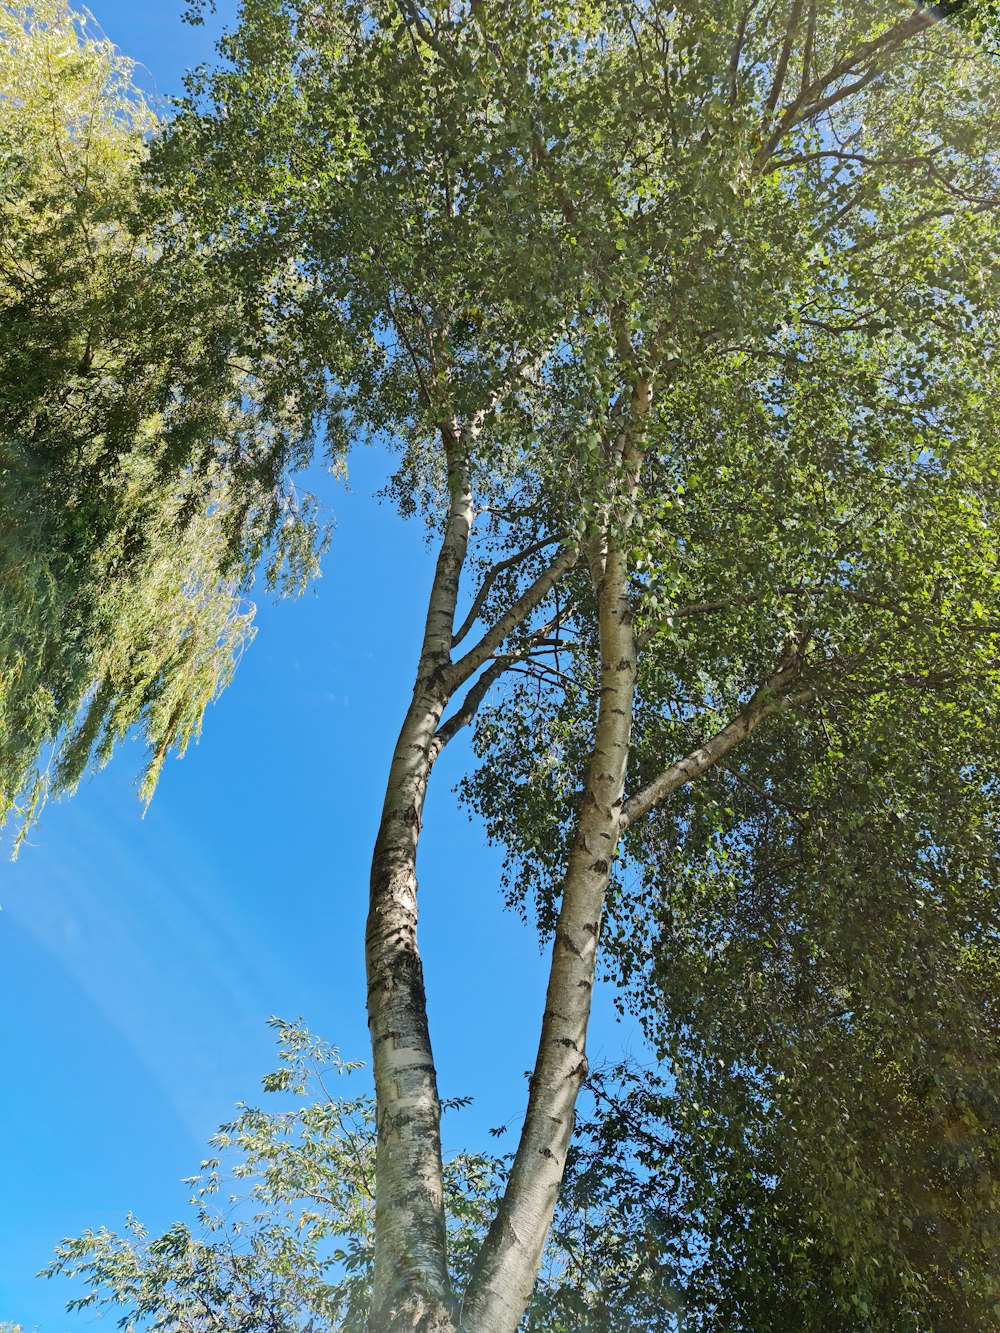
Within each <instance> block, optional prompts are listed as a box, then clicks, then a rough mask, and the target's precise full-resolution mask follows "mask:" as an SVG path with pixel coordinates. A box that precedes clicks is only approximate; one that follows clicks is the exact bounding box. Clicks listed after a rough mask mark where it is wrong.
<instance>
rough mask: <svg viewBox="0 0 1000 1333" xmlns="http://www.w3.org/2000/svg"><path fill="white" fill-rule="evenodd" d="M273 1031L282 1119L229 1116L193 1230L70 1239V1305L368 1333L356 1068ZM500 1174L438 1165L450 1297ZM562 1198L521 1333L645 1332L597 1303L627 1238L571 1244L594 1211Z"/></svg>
mask: <svg viewBox="0 0 1000 1333" xmlns="http://www.w3.org/2000/svg"><path fill="white" fill-rule="evenodd" d="M269 1022H270V1025H271V1027H273V1028H274V1029H275V1030H276V1032H277V1035H278V1044H279V1056H280V1065H279V1068H278V1069H277V1070H275V1072H274V1073H272V1074H268V1075H267V1076H266V1077H265V1078H264V1080H263V1087H264V1090H265V1092H267V1093H268V1094H270V1095H277V1097H278V1098H279V1099H280V1105H281V1107H282V1109H280V1110H269V1109H264V1108H262V1107H258V1106H247V1105H245V1104H240V1105H239V1106H238V1107H237V1108H236V1112H237V1113H236V1118H235V1119H234V1120H233V1121H232V1122H230V1123H229V1124H225V1125H222V1126H221V1127H220V1129H219V1131H218V1133H217V1134H216V1135H215V1136H214V1138H213V1139H212V1156H211V1157H210V1158H208V1159H207V1160H206V1161H204V1162H202V1164H201V1171H200V1172H199V1174H198V1175H197V1176H194V1177H192V1178H191V1180H190V1181H188V1182H186V1183H188V1184H190V1185H191V1187H192V1189H193V1196H192V1199H191V1205H192V1207H193V1208H194V1210H195V1222H194V1225H193V1226H188V1225H185V1224H183V1223H177V1224H175V1225H174V1226H172V1227H171V1228H170V1229H169V1230H168V1231H166V1232H165V1233H164V1234H163V1235H162V1236H157V1237H150V1236H149V1234H148V1233H147V1231H146V1230H145V1228H144V1227H143V1226H142V1224H141V1223H140V1222H139V1221H138V1219H136V1218H129V1221H128V1224H127V1227H126V1230H125V1232H124V1233H123V1234H122V1235H116V1234H114V1233H112V1232H110V1231H108V1230H106V1229H104V1228H102V1229H101V1230H99V1231H88V1232H86V1233H85V1234H84V1235H82V1236H80V1237H78V1238H76V1239H72V1240H64V1241H63V1242H62V1243H61V1244H60V1245H59V1246H58V1248H57V1251H56V1258H55V1260H54V1261H53V1263H52V1264H51V1265H50V1267H49V1268H48V1269H47V1270H46V1272H45V1274H44V1275H45V1276H46V1277H53V1276H57V1275H63V1276H66V1277H70V1278H83V1279H84V1280H85V1282H86V1284H87V1287H88V1288H89V1290H88V1292H87V1294H86V1295H84V1296H81V1297H78V1298H77V1299H75V1300H73V1301H72V1302H71V1303H70V1309H86V1310H101V1309H109V1310H113V1311H115V1312H116V1313H117V1314H118V1315H119V1322H120V1326H121V1327H122V1328H125V1329H126V1330H129V1331H131V1330H132V1329H134V1328H136V1327H140V1326H141V1327H144V1328H151V1329H153V1330H160V1329H163V1330H168V1329H178V1328H181V1329H185V1330H189V1331H191V1333H193V1331H194V1330H198V1331H199V1333H232V1331H233V1330H240V1333H256V1330H261V1331H263V1330H272V1329H276V1328H280V1329H303V1330H304V1329H311V1328H316V1327H319V1328H330V1329H334V1328H335V1329H343V1330H345V1331H346V1333H349V1331H350V1330H352V1329H363V1328H364V1327H365V1324H366V1322H367V1316H368V1309H369V1305H370V1301H371V1289H372V1269H373V1259H374V1229H375V1207H374V1189H375V1153H376V1129H375V1103H374V1098H373V1097H372V1096H371V1093H370V1091H367V1090H366V1091H365V1092H363V1093H360V1094H359V1093H357V1092H356V1090H353V1089H352V1092H353V1093H354V1095H348V1096H344V1095H336V1091H335V1084H334V1082H333V1079H334V1076H336V1079H337V1082H338V1083H339V1082H340V1080H341V1078H343V1077H344V1076H346V1075H351V1074H355V1075H356V1073H357V1071H358V1069H359V1068H360V1067H361V1066H360V1065H359V1064H358V1063H350V1062H346V1061H344V1060H343V1059H342V1058H341V1056H340V1054H339V1052H338V1051H337V1049H336V1048H335V1047H331V1046H328V1045H327V1044H326V1043H324V1042H322V1041H319V1040H317V1039H316V1038H315V1037H314V1036H313V1035H312V1034H311V1033H309V1032H308V1031H306V1030H305V1029H304V1028H303V1027H302V1026H301V1024H290V1023H286V1022H283V1021H281V1020H280V1019H276V1018H272V1019H270V1020H269ZM463 1104H464V1103H463V1102H462V1101H459V1102H457V1103H449V1104H448V1105H447V1106H446V1107H445V1108H444V1109H445V1110H446V1111H447V1110H454V1109H458V1108H459V1107H461V1106H462V1105H463ZM503 1165H504V1163H503V1162H502V1161H501V1160H500V1159H498V1158H496V1157H492V1156H489V1155H486V1154H482V1153H461V1154H459V1155H458V1156H456V1157H455V1158H453V1159H452V1160H451V1161H449V1162H447V1163H446V1164H445V1171H444V1189H445V1197H446V1199H447V1204H448V1212H449V1217H450V1219H451V1221H450V1226H449V1241H450V1244H449V1266H450V1270H451V1275H452V1280H453V1282H455V1283H456V1285H460V1284H461V1283H462V1282H463V1281H464V1280H465V1279H466V1278H467V1277H468V1272H469V1268H470V1265H471V1263H472V1261H473V1259H474V1258H475V1254H476V1252H477V1250H478V1248H479V1246H480V1244H481V1243H482V1239H483V1236H484V1234H485V1231H486V1228H487V1226H488V1225H489V1218H490V1215H491V1212H492V1209H493V1208H494V1207H495V1205H496V1201H497V1197H498V1192H499V1189H500V1187H501V1185H502V1177H503ZM570 1193H571V1194H573V1195H575V1196H576V1197H574V1198H571V1199H570V1200H569V1202H568V1204H566V1205H564V1206H563V1207H562V1208H561V1209H560V1217H559V1225H558V1226H557V1228H556V1229H555V1231H554V1233H553V1236H552V1238H551V1239H550V1242H549V1244H548V1246H547V1248H546V1256H545V1259H546V1262H545V1265H544V1267H545V1276H544V1278H543V1279H542V1281H540V1282H539V1284H538V1287H537V1289H536V1292H535V1295H534V1297H533V1300H532V1305H531V1310H530V1312H529V1325H528V1326H529V1327H530V1328H531V1329H537V1330H543V1329H544V1330H551V1331H552V1333H556V1331H557V1330H560V1329H564V1328H567V1327H579V1326H580V1325H579V1321H580V1320H581V1319H583V1320H584V1321H585V1326H586V1327H587V1328H592V1329H594V1330H597V1329H601V1330H607V1333H612V1331H613V1330H619V1329H620V1330H626V1329H631V1328H634V1327H636V1326H638V1327H643V1326H644V1321H643V1320H642V1318H641V1317H640V1319H638V1320H637V1319H636V1318H635V1315H636V1305H635V1302H634V1301H631V1302H630V1301H620V1300H619V1301H618V1302H616V1304H615V1306H614V1307H613V1312H612V1307H611V1306H610V1305H607V1306H605V1302H607V1298H608V1296H609V1290H608V1284H607V1282H606V1281H605V1280H604V1279H606V1277H607V1272H606V1271H605V1268H604V1265H617V1266H618V1267H619V1268H621V1267H622V1266H623V1255H624V1254H625V1250H626V1247H625V1245H624V1244H623V1237H622V1235H621V1234H620V1232H618V1233H614V1234H609V1233H608V1232H607V1230H604V1231H602V1232H597V1231H594V1232H593V1233H592V1239H591V1241H590V1244H589V1245H581V1244H580V1233H581V1225H585V1221H584V1219H585V1210H586V1207H587V1204H588V1203H589V1202H590V1200H589V1198H588V1199H587V1200H586V1201H585V1202H583V1203H581V1196H582V1194H583V1190H582V1189H581V1188H580V1182H578V1183H577V1188H576V1189H575V1190H574V1191H571V1192H570ZM584 1251H585V1252H584ZM624 1266H627V1264H626V1265H624ZM660 1290H661V1293H662V1290H663V1284H661V1287H660ZM618 1294H619V1296H620V1294H621V1293H620V1292H619V1293H618ZM574 1321H576V1322H574Z"/></svg>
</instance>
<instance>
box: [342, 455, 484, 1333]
mask: <svg viewBox="0 0 1000 1333" xmlns="http://www.w3.org/2000/svg"><path fill="white" fill-rule="evenodd" d="M445 443H446V450H447V452H448V455H449V464H450V476H449V483H450V486H451V507H450V512H449V515H448V520H447V525H446V528H445V534H444V538H443V540H442V544H441V550H440V554H439V556H438V562H437V568H436V570H435V575H434V582H433V585H432V589H431V596H430V601H429V605H428V611H427V620H426V625H425V631H424V641H423V646H422V649H421V654H420V662H419V666H418V671H417V680H416V684H415V687H414V692H413V699H412V702H411V704H410V707H409V709H408V711H407V714H406V718H405V720H404V722H403V726H402V729H401V730H400V733H399V739H398V741H397V742H396V748H395V751H394V753H393V757H392V764H391V766H390V770H389V779H388V782H387V785H386V796H385V804H384V806H383V810H382V818H381V822H380V824H379V831H378V836H377V838H376V842H375V850H374V854H373V857H372V872H371V894H370V906H369V913H368V927H367V932H366V942H365V952H366V962H367V968H368V1020H369V1028H370V1031H371V1040H372V1061H373V1070H374V1076H375V1093H376V1103H377V1109H378V1148H377V1155H376V1167H375V1174H376V1186H375V1246H376V1248H375V1283H374V1295H373V1301H372V1311H371V1316H370V1321H369V1326H370V1328H371V1329H372V1330H373V1333H375V1330H377V1333H391V1331H392V1330H396V1329H408V1330H410V1329H421V1330H427V1333H430V1331H431V1330H435V1331H436V1330H447V1329H451V1328H453V1327H454V1321H453V1318H452V1298H451V1291H450V1286H449V1280H448V1270H447V1237H446V1232H445V1220H444V1208H443V1201H442V1166H441V1134H440V1115H441V1107H440V1101H439V1098H438V1090H437V1076H436V1073H435V1069H434V1059H433V1054H432V1051H431V1042H430V1033H429V1030H428V1024H427V1006H426V998H425V993H424V982H423V969H422V966H421V962H420V954H419V950H418V947H417V875H416V856H417V843H418V839H419V835H420V821H421V815H422V811H423V804H424V796H425V794H426V791H427V781H428V778H429V777H430V771H431V766H432V764H433V761H434V756H435V754H436V753H437V751H436V749H435V747H434V745H433V741H434V733H435V731H436V730H437V728H438V725H439V723H440V721H441V715H442V713H443V711H444V708H445V705H446V703H447V701H448V691H447V688H446V686H445V685H444V682H443V675H444V671H445V669H446V668H447V665H448V662H449V660H450V652H451V638H452V627H453V624H454V617H455V604H456V601H457V596H458V585H459V578H460V575H461V570H462V565H463V563H464V561H465V554H466V550H467V548H468V541H469V532H470V529H471V525H472V492H471V487H470V482H469V472H468V465H467V462H466V460H465V459H464V458H463V457H461V456H460V454H459V452H458V436H457V432H454V431H447V432H446V433H445Z"/></svg>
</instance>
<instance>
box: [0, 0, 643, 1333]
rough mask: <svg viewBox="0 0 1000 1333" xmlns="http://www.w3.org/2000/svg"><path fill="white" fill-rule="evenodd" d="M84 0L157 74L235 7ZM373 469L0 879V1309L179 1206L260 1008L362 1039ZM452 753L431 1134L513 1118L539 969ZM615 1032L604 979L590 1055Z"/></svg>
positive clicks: (240, 1070)
mask: <svg viewBox="0 0 1000 1333" xmlns="http://www.w3.org/2000/svg"><path fill="white" fill-rule="evenodd" d="M90 7H91V9H92V11H93V13H94V15H95V18H96V19H97V21H98V23H99V24H100V26H101V27H102V28H103V30H104V31H105V33H106V34H107V35H108V36H109V37H110V38H111V39H112V40H113V41H115V42H116V43H117V45H118V46H119V47H121V49H122V50H123V51H124V52H125V53H126V54H127V55H129V56H131V57H132V58H133V59H136V60H138V61H139V62H141V64H142V65H143V66H144V73H143V75H142V80H141V81H142V82H143V83H144V85H145V86H146V87H148V88H150V89H152V88H155V89H156V90H158V91H159V92H160V93H161V94H163V95H167V94H169V93H171V92H173V91H176V90H178V89H179V86H180V79H181V75H182V73H183V71H184V69H185V68H187V67H188V66H190V65H192V64H195V63H197V62H198V61H200V60H203V59H207V58H209V57H210V56H211V47H212V41H213V38H214V36H215V35H216V34H217V32H218V30H219V27H220V23H221V21H224V20H225V19H226V18H227V17H230V16H231V15H232V13H233V11H234V8H235V6H234V5H232V4H230V3H228V0H224V3H222V4H221V5H220V7H219V15H218V17H217V18H216V19H215V20H214V21H210V22H209V23H207V24H206V25H205V26H204V27H198V28H191V27H187V26H185V25H183V24H182V23H181V22H180V19H179V17H178V13H179V10H180V8H181V5H180V3H178V4H177V5H176V6H175V4H174V2H173V0H167V2H163V0H146V3H141V0H129V2H128V3H126V0H93V2H92V4H91V6H90ZM387 468H388V460H387V459H386V458H385V457H383V456H382V455H380V454H379V453H378V452H376V451H368V452H362V453H361V454H359V455H358V456H357V457H356V458H355V460H354V461H353V463H352V468H351V477H350V483H349V487H348V488H347V489H345V488H344V487H343V486H342V485H341V484H339V483H335V482H334V481H333V480H327V479H325V478H324V479H321V482H322V489H323V499H324V501H325V502H326V503H327V504H328V505H329V507H330V509H331V511H332V514H333V517H334V519H335V522H336V530H335V532H334V537H333V543H332V547H331V550H330V552H329V555H328V556H327V559H326V562H325V567H324V575H323V578H322V579H321V580H320V582H319V583H318V584H317V585H316V588H315V592H314V593H307V594H306V596H305V597H303V598H302V599H301V600H299V601H296V602H294V603H284V604H281V605H275V604H272V603H268V602H263V603H262V604H260V605H259V608H258V626H259V632H258V635H257V639H256V641H255V642H254V644H253V645H252V646H251V648H250V650H249V652H248V653H247V654H246V656H245V657H244V660H243V662H242V663H241V665H240V668H239V670H238V672H237V676H236V680H235V682H234V684H233V685H232V686H231V687H230V689H229V690H228V691H227V692H226V694H225V695H224V696H223V697H222V699H221V700H220V701H219V702H218V703H217V704H216V705H215V706H214V707H213V708H212V709H211V710H210V712H209V714H208V717H207V719H206V725H205V734H204V737H203V739H202V741H201V743H200V745H198V746H197V747H193V748H192V749H191V750H190V751H189V753H188V754H187V755H186V756H185V758H184V759H183V760H181V761H172V762H171V763H169V764H168V765H167V767H166V769H165V771H164V775H163V778H162V779H161V782H160V787H159V790H158V792H157V795H156V797H155V799H154V801H153V803H152V806H151V807H150V809H149V812H148V814H147V815H146V817H145V819H142V818H140V807H139V804H138V801H137V799H136V791H135V776H136V773H137V770H138V768H139V766H140V760H141V756H140V754H139V752H138V751H137V750H136V749H134V748H133V749H132V750H131V751H129V750H128V749H125V750H124V751H123V752H122V753H121V754H120V755H119V756H118V757H117V758H116V760H115V761H114V762H113V763H112V765H111V766H110V767H109V768H108V769H106V770H105V771H104V772H103V773H101V774H99V775H97V776H96V777H95V778H94V779H93V780H91V781H89V782H88V783H86V784H85V785H84V786H83V788H82V789H81V790H80V792H79V793H78V794H77V795H76V796H75V797H74V798H73V799H72V800H71V801H65V802H62V803H60V804H58V805H55V806H52V807H50V808H49V810H48V811H47V812H46V813H45V815H44V816H43V819H42V822H41V825H40V826H39V828H38V829H37V830H35V832H34V833H33V834H32V836H31V839H30V845H28V846H26V847H25V848H24V849H23V851H22V853H21V857H20V859H19V860H18V861H17V862H16V863H15V864H13V865H12V866H8V867H6V869H5V871H4V873H3V874H2V876H0V906H2V911H0V1014H2V1015H3V1019H2V1023H0V1059H2V1062H3V1068H4V1070H5V1075H6V1088H7V1092H6V1094H5V1097H4V1099H3V1105H2V1109H0V1180H2V1181H3V1196H4V1200H3V1209H2V1214H0V1322H2V1321H4V1320H11V1321H14V1322H17V1323H21V1324H23V1325H24V1326H25V1328H26V1329H32V1328H38V1329H39V1330H41V1333H63V1331H65V1333H71V1330H73V1329H80V1330H83V1329H85V1328H87V1327H89V1326H90V1325H91V1324H92V1323H93V1316H92V1315H88V1314H82V1315H81V1314H73V1315H67V1314H66V1313H65V1312H64V1307H65V1302H66V1300H67V1299H68V1298H69V1297H70V1296H71V1295H72V1294H73V1292H72V1290H71V1289H70V1285H69V1284H68V1283H67V1282H65V1281H63V1280H56V1281H54V1282H50V1283H45V1282H41V1281H38V1280H36V1279H35V1277H34V1274H35V1273H36V1272H37V1271H38V1269H39V1268H41V1267H42V1266H43V1265H44V1264H45V1263H46V1262H47V1261H48V1259H49V1257H50V1255H51V1252H52V1246H53V1244H54V1243H55V1242H56V1241H58V1240H59V1239H60V1238H61V1237H63V1236H70V1235H78V1234H79V1233H80V1232H81V1231H82V1230H83V1229H84V1228H86V1227H99V1226H102V1225H103V1226H107V1227H110V1228H112V1229H116V1228H118V1227H120V1226H121V1224H122V1222H123V1220H124V1217H125V1215H126V1213H127V1212H129V1211H132V1212H134V1213H135V1214H136V1215H137V1216H138V1217H139V1218H141V1219H142V1220H143V1221H144V1222H145V1223H146V1224H147V1225H148V1226H149V1227H150V1228H151V1229H153V1228H159V1227H165V1226H167V1225H168V1224H169V1223H170V1222H172V1221H173V1220H174V1219H175V1218H177V1217H178V1216H180V1215H181V1214H182V1212H183V1205H184V1201H185V1199H186V1198H187V1191H186V1190H185V1188H184V1186H183V1185H182V1183H181V1181H182V1179H183V1177H185V1176H188V1175H191V1174H192V1173H193V1172H194V1171H195V1170H196V1169H197V1166H198V1163H199V1161H200V1160H201V1158H202V1156H204V1152H205V1145H206V1141H207V1139H208V1137H209V1135H210V1134H211V1133H212V1131H213V1130H214V1128H215V1127H216V1126H217V1125H218V1124H219V1123H220V1122H221V1121H223V1120H224V1119H226V1118H228V1116H229V1114H230V1111H231V1109H232V1106H233V1104H234V1102H236V1101H238V1100H240V1099H245V1100H253V1099H254V1098H255V1097H256V1096H257V1089H258V1086H259V1080H260V1078H261V1076H262V1075H263V1074H264V1073H266V1072H267V1071H268V1070H269V1069H270V1068H272V1067H273V1041H272V1038H271V1034H270V1033H269V1032H268V1030H267V1028H266V1027H265V1020H266V1018H267V1016H268V1015H269V1014H272V1013H276V1014H279V1015H281V1016H282V1017H286V1018H295V1017H296V1016H298V1015H302V1016H303V1017H304V1019H305V1021H306V1023H307V1024H308V1025H309V1026H310V1027H311V1028H313V1029H314V1030H315V1031H317V1032H318V1033H320V1034H321V1035H322V1036H323V1037H325V1038H327V1039H328V1040H331V1041H334V1042H337V1043H338V1044H339V1045H340V1047H341V1049H342V1051H343V1052H344V1054H345V1055H348V1056H351V1057H362V1058H367V1041H368V1036H367V1027H366V1023H365V1014H364V975H363V960H362V938H363V925H364V911H365V903H366V896H367V872H368V855H369V850H370V846H371V842H372V839H373V837H374V831H375V821H376V817H377V813H378V809H379V806H380V804H381V795H382V786H383V783H384V778H385V773H386V770H387V767H388V759H389V754H390V750H391V746H392V742H393V739H394V736H395V732H396V729H397V726H398V722H399V719H400V717H401V715H402V710H403V708H404V706H405V702H406V699H407V696H408V693H409V688H410V684H411V672H412V666H413V664H414V662H415V658H416V651H417V645H418V642H419V630H420V625H421V621H422V608H423V604H424V598H425V595H426V589H427V585H428V581H429V577H430V568H431V559H430V553H429V551H428V549H427V547H426V545H425V542H424V532H423V529H422V526H421V525H420V524H419V523H412V522H411V523H403V522H402V521H401V520H400V519H399V518H398V517H397V515H396V514H395V512H394V511H393V510H392V508H391V507H390V506H386V505H380V504H379V503H378V502H377V501H376V500H374V499H373V496H374V495H375V493H376V492H377V490H378V489H379V488H380V486H381V485H382V484H383V482H384V480H385V477H386V471H387ZM466 758H467V751H466V750H464V749H463V748H462V747H460V746H458V745H456V746H455V747H453V752H452V751H451V750H450V751H448V752H446V754H445V756H444V759H443V760H442V762H441V764H440V765H439V768H438V770H437V771H436V772H435V775H434V781H433V784H432V790H431V793H430V797H429V800H428V806H427V814H426V823H425V830H426V831H425V834H424V842H423V846H422V852H421V867H420V868H421V880H422V886H423V889H422V899H421V906H422V917H421V943H422V947H423V952H424V957H425V966H426V972H427V983H428V996H429V1003H430V1014H431V1024H432V1035H433V1038H434V1042H435V1054H436V1063H437V1066H438V1069H439V1071H440V1077H441V1087H442V1092H443V1094H444V1095H445V1096H458V1095H465V1094H470V1095H472V1096H473V1097H474V1098H475V1101H474V1105H473V1106H472V1107H471V1108H470V1109H469V1110H466V1111H463V1112H461V1113H460V1114H459V1115H456V1116H454V1117H450V1118H449V1122H447V1123H446V1147H449V1148H452V1149H455V1148H458V1147H460V1146H470V1147H471V1146H475V1145H477V1144H481V1143H482V1142H483V1140H484V1138H485V1129H486V1127H488V1126H490V1125H495V1124H499V1123H502V1122H505V1121H508V1120H510V1119H515V1120H516V1117H517V1115H518V1112H519V1109H520V1107H521V1104H522V1100H523V1093H524V1080H523V1077H522V1075H523V1071H524V1070H526V1069H527V1068H528V1067H529V1065H530V1064H531V1062H532V1060H533V1057H534V1050H535V1046H536V1044H537V1038H538V1024H539V1022H540V1017H541V1008H542V1005H541V1000H542V996H543V994H544V982H545V960H544V959H543V958H542V957H541V956H540V954H539V949H538V943H537V939H536V937H535V936H534V934H533V933H532V932H531V931H529V930H526V929H525V928H524V927H522V926H521V924H520V923H519V922H518V921H517V920H516V919H515V918H514V917H512V916H511V915H509V914H507V913H505V912H504V911H503V910H502V908H501V905H500V899H499V894H498V891H497V883H498V868H499V867H498V858H497V856H496V855H495V854H494V853H493V852H491V851H490V850H489V849H487V848H485V847H484V845H483V837H482V833H481V830H480V829H479V828H478V827H477V826H475V825H474V824H472V823H470V822H469V821H468V819H467V818H466V816H465V815H464V813H462V812H461V811H457V810H456V809H455V808H454V800H453V797H452V795H451V788H452V786H453V785H454V782H455V780H456V779H457V777H458V775H459V773H460V772H461V770H462V765H463V762H464V761H465V759H466ZM0 864H3V863H2V862H0ZM622 1035H623V1034H622V1033H620V1032H619V1031H618V1030H617V1029H616V1027H615V1025H614V1022H613V1018H612V1011H611V1005H610V997H609V996H608V995H607V994H606V993H604V992H601V991H600V990H599V992H598V995H597V997H596V1015H595V1024H594V1027H593V1028H592V1035H591V1041H590V1054H591V1058H592V1060H600V1059H601V1058H602V1056H611V1055H613V1054H615V1053H616V1052H617V1051H618V1050H619V1048H620V1045H621V1040H622ZM624 1035H625V1037H626V1039H629V1040H632V1041H635V1042H636V1044H638V1038H637V1037H635V1036H634V1034H630V1033H625V1034H624ZM484 1050H485V1051H488V1054H484Z"/></svg>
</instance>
